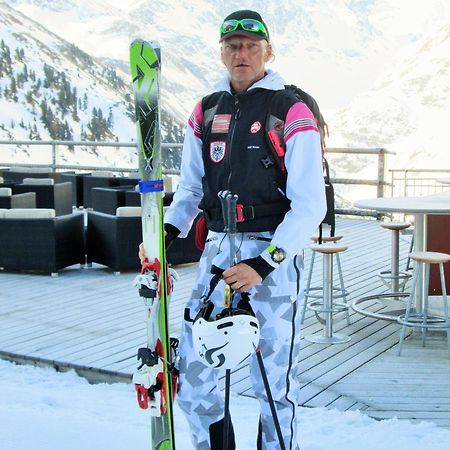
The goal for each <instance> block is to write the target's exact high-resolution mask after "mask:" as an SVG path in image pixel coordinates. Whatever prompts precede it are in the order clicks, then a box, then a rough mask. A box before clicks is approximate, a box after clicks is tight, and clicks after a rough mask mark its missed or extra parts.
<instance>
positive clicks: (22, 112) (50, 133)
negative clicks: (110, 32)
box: [0, 3, 184, 167]
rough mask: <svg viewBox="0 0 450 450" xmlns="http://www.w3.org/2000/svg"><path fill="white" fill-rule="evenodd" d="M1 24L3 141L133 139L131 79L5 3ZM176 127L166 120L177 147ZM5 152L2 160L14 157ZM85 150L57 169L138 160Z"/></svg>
mask: <svg viewBox="0 0 450 450" xmlns="http://www.w3.org/2000/svg"><path fill="white" fill-rule="evenodd" d="M0 24H1V32H0V61H1V65H0V138H2V139H38V140H39V139H43V140H48V139H56V140H118V141H124V142H130V141H132V140H134V139H135V133H136V131H135V125H134V122H133V104H132V102H131V83H130V81H129V80H130V77H129V76H126V74H123V73H121V72H120V70H119V69H114V68H113V67H111V66H110V65H107V64H106V63H104V62H102V61H100V60H98V59H97V58H94V57H91V56H90V55H88V54H87V53H85V52H84V51H82V50H80V49H79V48H78V47H77V46H76V45H74V44H71V43H69V42H67V41H65V40H64V39H62V38H60V37H59V36H57V35H55V34H53V33H52V32H50V31H49V30H48V29H46V28H45V27H43V26H42V25H40V24H39V23H37V22H35V21H33V20H31V19H29V18H28V17H26V16H25V15H23V14H22V13H20V12H18V11H16V10H15V9H13V8H11V7H9V6H7V5H6V4H5V3H2V4H1V8H0ZM181 123H182V122H181V121H178V120H177V119H176V118H174V117H173V116H171V115H170V114H167V113H166V114H164V115H163V135H164V138H165V139H166V140H168V141H180V140H181V138H182V129H183V128H184V127H182V125H181ZM2 151H3V153H2V159H3V160H7V158H8V157H11V154H9V155H4V152H5V149H2ZM82 151H83V152H84V155H81V154H80V153H79V152H77V153H75V152H74V151H71V152H65V153H64V154H62V155H61V162H62V161H66V162H70V163H72V164H76V163H78V164H79V163H80V162H81V161H83V163H84V164H95V163H96V161H97V160H98V159H100V158H102V159H104V158H106V159H107V160H108V162H110V163H112V164H114V165H116V166H122V167H123V166H125V165H127V163H129V162H132V161H134V156H133V155H134V153H135V152H134V151H121V152H116V154H114V152H111V151H109V152H106V153H105V152H99V150H98V149H92V148H91V149H90V150H89V149H84V150H82ZM7 152H9V153H11V150H9V151H8V150H7ZM19 154H20V151H19ZM19 159H20V158H19ZM133 164H134V163H133Z"/></svg>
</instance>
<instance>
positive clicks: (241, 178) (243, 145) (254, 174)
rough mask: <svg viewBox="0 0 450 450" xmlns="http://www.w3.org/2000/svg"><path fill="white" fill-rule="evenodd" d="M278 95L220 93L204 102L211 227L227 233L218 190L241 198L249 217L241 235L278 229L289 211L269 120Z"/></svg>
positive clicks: (205, 201) (265, 92)
mask: <svg viewBox="0 0 450 450" xmlns="http://www.w3.org/2000/svg"><path fill="white" fill-rule="evenodd" d="M273 94H274V91H270V90H267V89H260V88H257V89H251V90H249V91H246V92H243V93H237V94H230V93H228V92H216V93H214V94H211V95H209V96H207V97H205V98H204V99H203V100H202V107H203V114H204V123H203V130H202V142H203V146H202V157H203V163H204V168H205V176H204V177H203V179H202V184H203V199H202V201H201V202H200V205H199V207H200V209H202V210H203V211H204V212H205V216H206V219H207V222H208V228H209V229H210V230H213V231H218V232H220V231H223V228H224V223H223V220H222V218H221V217H222V216H221V211H220V199H219V198H218V196H217V194H218V192H220V191H222V190H228V191H230V192H232V193H233V194H237V195H238V197H239V200H238V204H240V205H243V206H242V208H241V209H242V210H243V211H244V212H245V216H246V219H245V220H244V221H243V222H240V223H238V231H273V230H275V229H276V227H277V226H278V225H279V224H280V222H281V221H282V220H283V218H284V215H285V214H286V212H287V211H288V210H289V201H288V200H287V199H286V196H285V177H284V176H283V175H282V173H281V171H280V169H279V168H278V167H277V166H276V164H275V163H274V159H273V156H272V154H271V150H270V148H269V146H268V144H267V141H266V131H265V122H266V118H267V115H268V111H269V107H270V100H271V98H272V96H273Z"/></svg>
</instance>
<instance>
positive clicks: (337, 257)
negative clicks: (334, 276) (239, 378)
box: [336, 253, 350, 325]
mask: <svg viewBox="0 0 450 450" xmlns="http://www.w3.org/2000/svg"><path fill="white" fill-rule="evenodd" d="M336 265H337V269H338V275H339V284H340V286H341V292H342V298H343V300H344V303H345V304H347V292H345V286H344V276H343V275H342V266H341V259H340V258H339V253H336ZM346 315H347V325H350V313H349V312H348V309H347V311H346Z"/></svg>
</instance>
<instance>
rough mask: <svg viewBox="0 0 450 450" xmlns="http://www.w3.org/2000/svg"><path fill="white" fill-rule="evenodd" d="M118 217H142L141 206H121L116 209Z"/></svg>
mask: <svg viewBox="0 0 450 450" xmlns="http://www.w3.org/2000/svg"><path fill="white" fill-rule="evenodd" d="M116 216H117V217H141V207H140V206H120V207H119V208H117V209H116Z"/></svg>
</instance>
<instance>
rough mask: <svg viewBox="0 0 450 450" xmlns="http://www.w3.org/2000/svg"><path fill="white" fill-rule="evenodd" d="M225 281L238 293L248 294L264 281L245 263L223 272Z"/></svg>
mask: <svg viewBox="0 0 450 450" xmlns="http://www.w3.org/2000/svg"><path fill="white" fill-rule="evenodd" d="M223 279H224V281H225V283H227V284H229V285H230V286H231V288H232V289H233V290H234V291H236V292H247V291H248V290H250V289H251V288H252V287H254V286H256V285H257V284H259V283H261V281H262V278H261V277H260V276H259V274H258V272H256V270H254V269H252V268H251V267H250V266H248V265H247V264H244V263H239V264H236V265H235V266H231V267H228V269H227V270H225V271H224V272H223Z"/></svg>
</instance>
